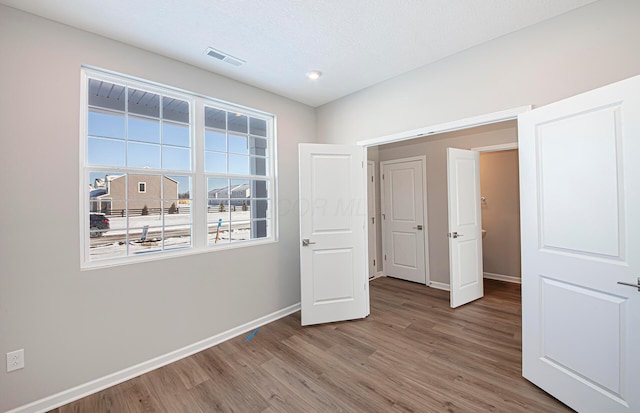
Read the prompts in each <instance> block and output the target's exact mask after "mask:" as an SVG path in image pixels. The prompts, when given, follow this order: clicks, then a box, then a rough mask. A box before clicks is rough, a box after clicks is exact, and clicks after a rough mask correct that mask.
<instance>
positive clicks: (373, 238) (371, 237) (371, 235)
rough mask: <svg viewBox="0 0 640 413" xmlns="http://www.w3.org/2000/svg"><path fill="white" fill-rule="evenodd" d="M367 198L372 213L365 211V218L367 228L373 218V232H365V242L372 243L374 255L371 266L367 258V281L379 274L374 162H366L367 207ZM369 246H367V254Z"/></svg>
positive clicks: (376, 180)
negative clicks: (371, 207) (370, 170)
mask: <svg viewBox="0 0 640 413" xmlns="http://www.w3.org/2000/svg"><path fill="white" fill-rule="evenodd" d="M369 166H371V168H372V173H371V179H372V181H371V182H369V170H368V167H369ZM370 183H371V186H372V187H373V191H372V193H371V194H370V193H369V184H370ZM369 196H372V197H373V211H367V213H368V216H367V227H368V226H369V225H368V224H369V216H373V218H374V222H373V231H370V232H367V242H368V243H371V242H373V251H374V252H373V253H374V257H373V262H375V264H372V262H371V258H372V257H370V256H368V257H367V262H368V263H369V267H368V268H369V279H370V280H371V279H373V278H376V277H378V274H379V273H380V272H379V271H378V264H379V263H378V231H376V228H377V227H378V223H377V222H375V219H377V218H378V203H377V202H376V200H377V196H378V177H377V174H376V162H375V161H369V160H367V206H368V204H369ZM367 209H368V208H367ZM369 247H370V246H369V245H367V253H368V252H369ZM372 265H373V276H371V269H370V268H371V266H372Z"/></svg>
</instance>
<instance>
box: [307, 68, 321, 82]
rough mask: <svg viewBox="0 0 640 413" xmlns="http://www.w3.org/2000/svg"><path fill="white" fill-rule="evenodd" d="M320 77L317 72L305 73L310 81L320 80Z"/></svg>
mask: <svg viewBox="0 0 640 413" xmlns="http://www.w3.org/2000/svg"><path fill="white" fill-rule="evenodd" d="M320 76H322V72H321V71H319V70H312V71H310V72H309V73H307V77H308V78H309V79H311V80H318V79H320Z"/></svg>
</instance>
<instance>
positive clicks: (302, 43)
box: [0, 0, 594, 106]
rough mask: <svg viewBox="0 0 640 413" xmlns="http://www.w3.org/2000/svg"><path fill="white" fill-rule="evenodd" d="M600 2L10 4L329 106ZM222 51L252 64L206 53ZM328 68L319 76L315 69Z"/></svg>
mask: <svg viewBox="0 0 640 413" xmlns="http://www.w3.org/2000/svg"><path fill="white" fill-rule="evenodd" d="M593 1H594V0H252V1H250V0H181V1H180V0H109V1H105V0H55V1H52V0H0V3H2V4H6V5H8V6H11V7H15V8H17V9H21V10H24V11H27V12H30V13H33V14H37V15H40V16H43V17H46V18H48V19H51V20H55V21H59V22H61V23H65V24H68V25H70V26H74V27H78V28H81V29H84V30H87V31H90V32H93V33H97V34H100V35H102V36H105V37H109V38H112V39H116V40H119V41H121V42H124V43H129V44H132V45H134V46H138V47H140V48H143V49H147V50H150V51H153V52H156V53H158V54H161V55H165V56H169V57H172V58H174V59H177V60H181V61H183V62H186V63H189V64H192V65H195V66H198V67H201V68H203V69H206V70H210V71H212V72H215V73H218V74H222V75H224V76H227V77H230V78H232V79H236V80H239V81H242V82H245V83H248V84H251V85H254V86H257V87H259V88H262V89H265V90H269V91H271V92H274V93H277V94H279V95H282V96H286V97H289V98H291V99H294V100H296V101H299V102H302V103H306V104H308V105H310V106H319V105H322V104H324V103H327V102H330V101H332V100H335V99H338V98H340V97H342V96H345V95H348V94H350V93H353V92H355V91H357V90H360V89H363V88H366V87H368V86H371V85H373V84H376V83H378V82H381V81H383V80H386V79H389V78H392V77H395V76H398V75H400V74H402V73H405V72H407V71H410V70H412V69H415V68H418V67H420V66H423V65H426V64H429V63H431V62H434V61H436V60H439V59H441V58H443V57H445V56H449V55H452V54H454V53H457V52H459V51H461V50H464V49H466V48H469V47H472V46H474V45H477V44H480V43H484V42H486V41H489V40H491V39H494V38H497V37H499V36H502V35H505V34H507V33H510V32H513V31H516V30H519V29H522V28H524V27H526V26H529V25H532V24H535V23H538V22H541V21H543V20H546V19H549V18H551V17H554V16H556V15H559V14H562V13H565V12H567V11H570V10H572V9H574V8H577V7H580V6H583V5H585V4H588V3H592V2H593ZM209 46H210V47H213V48H215V49H218V50H222V51H224V52H226V53H229V54H231V55H232V56H234V57H238V58H240V59H243V60H246V64H244V65H243V66H241V67H235V66H232V65H230V64H228V63H224V62H220V61H217V60H214V59H212V58H211V57H207V56H205V55H204V50H205V48H207V47H209ZM313 69H317V70H320V71H322V72H323V76H322V77H321V78H320V80H318V81H316V82H312V81H310V80H308V79H307V78H306V76H305V74H306V73H307V72H309V71H310V70H313Z"/></svg>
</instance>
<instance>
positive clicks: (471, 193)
mask: <svg viewBox="0 0 640 413" xmlns="http://www.w3.org/2000/svg"><path fill="white" fill-rule="evenodd" d="M447 192H448V199H449V207H448V212H449V234H447V235H448V237H449V287H450V289H451V293H450V305H451V308H455V307H459V306H461V305H463V304H466V303H468V302H470V301H473V300H477V299H478V298H481V297H482V296H483V294H484V290H483V288H484V287H483V278H482V277H483V272H482V217H481V210H480V152H477V151H467V150H463V149H454V148H447Z"/></svg>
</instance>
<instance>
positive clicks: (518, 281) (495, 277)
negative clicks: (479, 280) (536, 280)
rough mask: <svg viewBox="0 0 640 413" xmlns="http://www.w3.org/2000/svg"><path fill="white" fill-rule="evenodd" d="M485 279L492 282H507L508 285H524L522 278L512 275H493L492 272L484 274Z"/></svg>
mask: <svg viewBox="0 0 640 413" xmlns="http://www.w3.org/2000/svg"><path fill="white" fill-rule="evenodd" d="M483 275H484V278H488V279H490V280H498V281H506V282H508V283H515V284H522V280H521V279H520V277H514V276H512V275H502V274H493V273H490V272H485V273H483Z"/></svg>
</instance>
